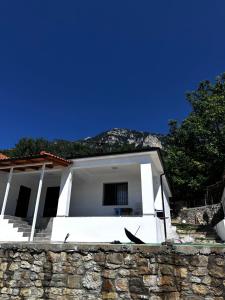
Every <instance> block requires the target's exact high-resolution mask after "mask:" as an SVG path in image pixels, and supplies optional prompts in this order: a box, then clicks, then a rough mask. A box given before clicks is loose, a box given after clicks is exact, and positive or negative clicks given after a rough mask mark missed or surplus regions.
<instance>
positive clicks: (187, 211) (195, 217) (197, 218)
mask: <svg viewBox="0 0 225 300" xmlns="http://www.w3.org/2000/svg"><path fill="white" fill-rule="evenodd" d="M220 208H221V204H220V203H219V204H213V205H206V206H200V207H192V208H183V209H181V210H180V211H179V214H178V217H177V221H179V223H182V221H183V220H185V221H186V223H188V224H202V225H206V224H210V223H211V221H212V219H213V218H214V216H215V215H216V214H217V213H218V211H219V209H220Z"/></svg>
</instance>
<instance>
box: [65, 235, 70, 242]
mask: <svg viewBox="0 0 225 300" xmlns="http://www.w3.org/2000/svg"><path fill="white" fill-rule="evenodd" d="M69 236H70V234H69V233H67V235H66V237H65V240H64V243H66V241H67V239H68V237H69Z"/></svg>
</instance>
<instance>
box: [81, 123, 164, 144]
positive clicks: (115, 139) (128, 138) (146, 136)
mask: <svg viewBox="0 0 225 300" xmlns="http://www.w3.org/2000/svg"><path fill="white" fill-rule="evenodd" d="M85 140H86V141H87V140H88V142H93V143H98V144H108V145H124V144H128V145H134V146H135V147H160V148H162V144H161V142H160V140H159V138H158V136H157V135H156V134H150V133H149V132H144V131H137V130H131V129H126V128H113V129H110V130H107V131H104V132H102V133H100V134H98V135H96V136H95V137H92V138H88V139H85Z"/></svg>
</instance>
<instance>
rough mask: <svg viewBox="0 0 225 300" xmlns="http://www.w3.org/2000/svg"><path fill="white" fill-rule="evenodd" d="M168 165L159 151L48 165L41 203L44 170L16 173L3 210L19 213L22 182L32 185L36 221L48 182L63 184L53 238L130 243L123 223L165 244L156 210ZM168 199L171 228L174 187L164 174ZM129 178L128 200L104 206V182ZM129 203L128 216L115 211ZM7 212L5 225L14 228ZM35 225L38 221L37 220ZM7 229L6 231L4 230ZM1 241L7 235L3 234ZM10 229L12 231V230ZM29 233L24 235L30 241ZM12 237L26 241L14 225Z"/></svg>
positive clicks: (1, 182)
mask: <svg viewBox="0 0 225 300" xmlns="http://www.w3.org/2000/svg"><path fill="white" fill-rule="evenodd" d="M163 173H164V171H163V166H162V163H161V160H160V157H159V153H158V151H156V150H154V151H149V152H138V153H128V154H117V155H105V156H98V157H87V158H80V159H74V160H72V164H71V165H70V166H68V167H65V168H61V169H57V170H46V171H45V173H44V177H43V185H42V188H41V189H40V201H39V205H37V199H38V197H37V196H38V186H39V187H40V171H33V172H23V173H17V174H13V175H12V179H11V183H10V188H9V191H8V197H7V203H6V206H5V211H4V215H14V214H15V210H16V204H17V199H18V193H19V189H20V186H21V185H24V186H26V187H29V188H30V189H31V196H30V201H29V207H28V212H27V217H28V218H30V219H33V218H34V217H33V216H34V215H35V214H34V211H35V207H36V208H37V223H39V222H41V219H42V218H43V211H44V206H45V200H46V193H47V189H48V188H49V187H57V186H59V187H60V192H59V197H58V199H57V200H58V205H57V213H56V215H55V216H53V217H54V218H53V226H52V234H51V241H57V242H58V241H61V242H62V241H64V239H65V237H66V235H67V234H69V237H68V240H67V241H71V242H72V241H73V242H112V241H114V240H119V241H120V242H129V240H128V239H127V237H126V235H125V232H124V228H127V229H128V230H129V231H131V232H132V233H133V234H135V233H136V232H137V235H136V236H137V237H138V238H139V239H141V240H143V241H144V242H145V243H160V242H162V241H164V240H165V234H164V224H163V220H161V219H159V218H158V217H157V215H156V211H162V210H163V206H162V192H161V184H160V175H161V174H163ZM7 178H8V173H4V172H2V173H0V208H1V207H2V205H3V200H4V198H5V191H6V186H7ZM162 179H163V199H164V206H165V216H166V226H167V232H169V231H170V228H171V219H170V207H169V197H170V196H171V194H170V189H169V186H168V183H167V180H166V178H165V176H162ZM107 183H127V185H128V204H127V205H104V203H103V198H104V184H107ZM122 207H124V208H129V209H130V211H131V213H130V214H129V215H122V216H118V215H116V211H115V209H116V208H122ZM3 217H4V216H3V215H2V217H1V219H0V227H1V229H5V230H6V229H7V230H9V231H10V230H11V231H12V229H10V228H9V227H10V226H9V225H11V224H8V227H7V222H6V220H5V219H3ZM34 225H35V224H34ZM3 231H4V230H3ZM3 231H2V230H0V240H7V237H6V236H5V235H4V234H3V233H1V232H3ZM11 231H10V232H11ZM28 239H29V238H26V239H25V240H28ZM10 240H20V241H24V237H23V238H22V237H21V233H20V234H18V236H17V235H16V234H15V230H14V231H13V233H12V237H11V239H10Z"/></svg>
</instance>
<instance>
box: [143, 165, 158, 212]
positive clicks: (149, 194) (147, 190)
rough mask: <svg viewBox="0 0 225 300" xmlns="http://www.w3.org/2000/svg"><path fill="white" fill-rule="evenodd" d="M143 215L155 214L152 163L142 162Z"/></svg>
mask: <svg viewBox="0 0 225 300" xmlns="http://www.w3.org/2000/svg"><path fill="white" fill-rule="evenodd" d="M140 171H141V193H142V210H143V215H155V206H154V191H153V174H152V166H151V164H150V163H149V164H140Z"/></svg>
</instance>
